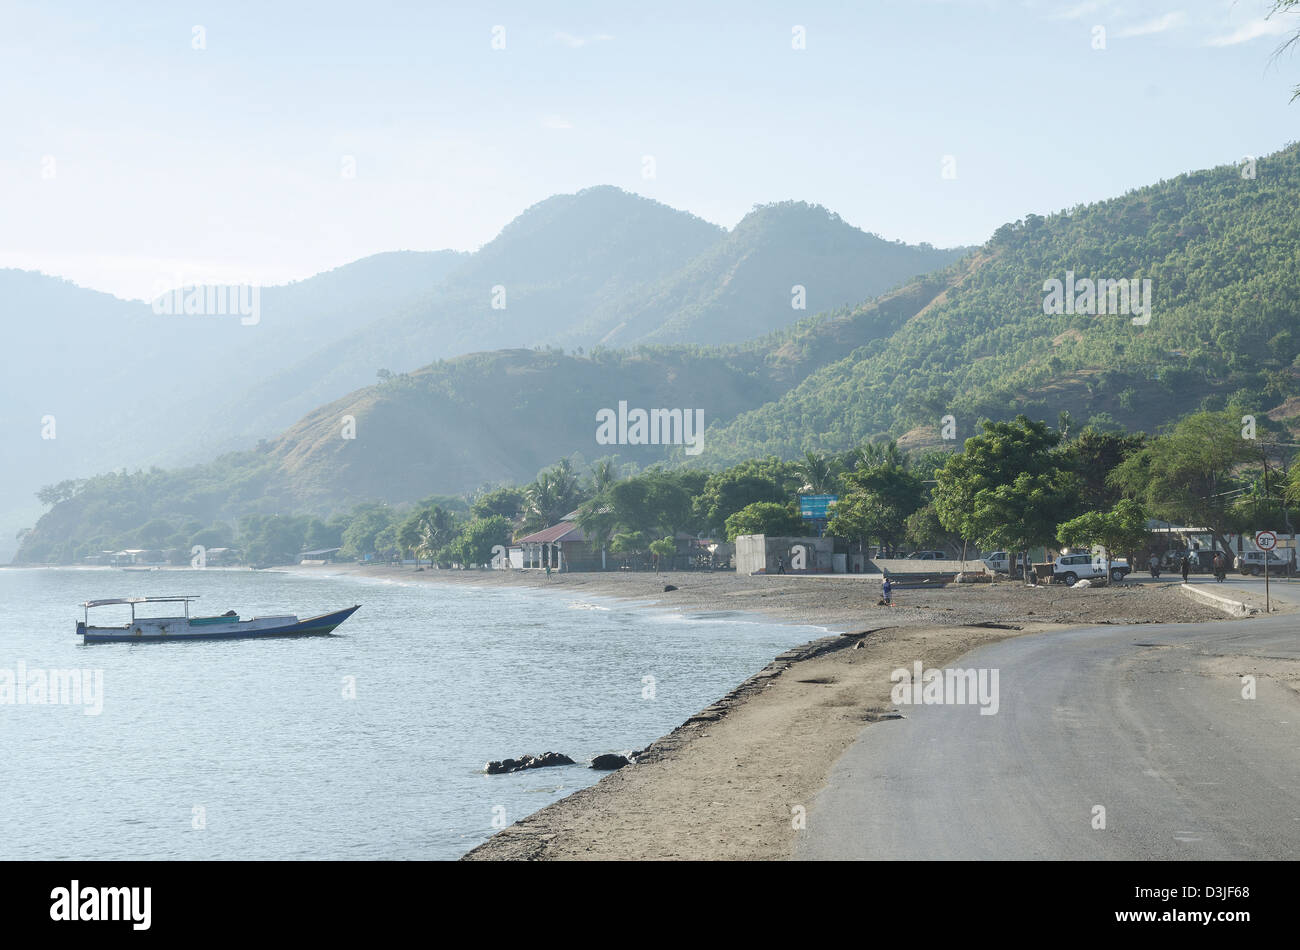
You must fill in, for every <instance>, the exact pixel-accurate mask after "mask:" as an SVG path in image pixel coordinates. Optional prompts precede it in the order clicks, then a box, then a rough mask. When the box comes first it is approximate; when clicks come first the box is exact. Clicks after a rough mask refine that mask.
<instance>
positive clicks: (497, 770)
mask: <svg viewBox="0 0 1300 950" xmlns="http://www.w3.org/2000/svg"><path fill="white" fill-rule="evenodd" d="M576 764H577V763H576V762H574V761H573V759H571V758H569V757H568V756H567V755H565V754H564V753H562V752H543V753H542V754H541V755H537V756H533V755H525V756H524V757H523V758H519V759H502V760H501V761H499V762H489V763H487V764H486V765H484V766H483V771H484V772H486V773H487V774H488V775H504V774H506V773H508V772H522V771H523V770H524V769H544V768H546V767H547V766H549V765H576Z"/></svg>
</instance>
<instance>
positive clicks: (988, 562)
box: [983, 551, 1024, 574]
mask: <svg viewBox="0 0 1300 950" xmlns="http://www.w3.org/2000/svg"><path fill="white" fill-rule="evenodd" d="M1023 558H1024V555H1023V554H1009V553H1007V552H1006V551H994V552H993V553H992V554H990V555H988V556H987V557H985V558H983V561H984V566H985V567H987V568H988V569H989V570H990V571H993V572H995V573H997V574H1010V573H1011V566H1012V564H1013V563H1014V564H1015V567H1016V570H1017V571H1019V570H1020V562H1021V560H1022V559H1023Z"/></svg>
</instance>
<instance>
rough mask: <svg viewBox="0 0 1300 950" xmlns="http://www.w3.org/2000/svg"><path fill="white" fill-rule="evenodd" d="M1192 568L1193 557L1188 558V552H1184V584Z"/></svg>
mask: <svg viewBox="0 0 1300 950" xmlns="http://www.w3.org/2000/svg"><path fill="white" fill-rule="evenodd" d="M1191 569H1192V562H1191V559H1190V558H1188V556H1187V555H1186V554H1184V555H1183V564H1182V572H1183V583H1184V584H1186V583H1187V572H1188V571H1190V570H1191Z"/></svg>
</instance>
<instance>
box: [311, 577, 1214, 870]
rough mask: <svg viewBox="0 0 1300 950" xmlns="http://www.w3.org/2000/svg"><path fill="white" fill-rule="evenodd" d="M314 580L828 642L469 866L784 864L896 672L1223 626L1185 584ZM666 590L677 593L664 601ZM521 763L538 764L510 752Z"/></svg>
mask: <svg viewBox="0 0 1300 950" xmlns="http://www.w3.org/2000/svg"><path fill="white" fill-rule="evenodd" d="M296 570H303V571H309V572H313V573H314V572H325V573H335V574H359V575H364V576H373V577H385V578H391V579H400V580H403V581H419V582H428V583H430V584H464V585H471V586H483V587H486V586H497V585H516V586H526V587H532V588H536V589H539V590H550V591H554V592H556V593H559V594H568V595H579V596H583V597H617V598H625V599H631V600H635V601H638V602H642V603H645V604H646V605H647V606H653V607H658V608H671V609H675V610H679V611H681V612H683V613H697V612H702V611H721V610H729V611H730V610H739V611H750V612H754V613H758V614H761V615H762V616H764V617H767V618H770V619H776V620H783V621H788V622H792V623H796V622H797V623H801V624H813V625H817V626H821V627H824V628H826V629H827V630H828V631H829V635H828V636H826V637H823V638H819V639H818V640H815V641H812V642H810V643H807V644H805V645H803V646H802V647H798V648H796V649H794V650H791V651H788V652H787V653H785V654H782V655H781V656H780V657H777V658H776V659H774V660H773V661H772V663H770V664H769V665H768V666H767V667H766V668H765V669H763V670H762V671H760V672H759V673H758V674H756V675H755V676H753V677H751V678H750V679H748V680H746V681H745V682H744V683H743V684H740V685H739V686H737V688H736V689H734V690H733V691H732V692H731V693H729V694H728V695H727V696H725V697H721V698H719V700H718V701H717V702H715V703H714V704H713V705H711V706H709V707H708V708H706V709H704V710H701V711H700V712H699V713H697V714H696V715H695V716H693V717H691V718H690V719H689V720H688V721H687V722H685V723H683V724H682V725H681V726H679V727H678V728H677V729H675V730H673V731H672V732H671V733H669V734H668V735H666V736H664V737H662V738H660V739H658V740H656V741H655V742H654V743H653V744H652V745H651V746H649V747H648V749H647V750H646V752H645V753H644V754H643V755H642V756H641V757H640V758H639V759H638V760H637V762H636V763H635V764H634V765H630V766H627V767H624V768H623V769H621V770H619V771H616V772H611V773H610V774H609V775H607V776H606V777H605V778H603V779H602V780H601V781H600V782H598V783H596V784H595V785H593V786H591V787H590V788H587V789H583V790H581V791H578V792H576V793H574V794H572V795H570V796H568V797H566V798H564V799H561V800H560V801H558V802H555V803H553V804H551V805H550V806H548V807H546V808H543V809H542V810H540V811H538V812H536V813H534V814H532V815H530V816H529V817H527V818H524V819H522V820H520V821H519V822H516V823H515V824H514V825H511V826H510V827H508V828H506V829H504V830H503V831H501V832H500V833H499V834H497V835H496V836H494V837H493V838H492V839H490V840H489V841H487V842H486V843H484V844H483V845H481V846H479V847H478V848H475V849H474V850H473V851H471V852H470V853H469V854H467V855H466V856H465V860H565V859H580V860H581V859H611V860H657V859H720V860H777V859H783V858H787V857H789V856H790V854H791V849H792V847H793V843H794V840H795V834H796V825H797V823H798V818H799V814H800V809H801V808H803V807H806V803H808V802H809V801H811V799H812V798H813V796H814V795H815V794H816V793H817V792H818V790H820V789H821V788H822V786H823V785H824V784H825V781H826V778H827V775H828V774H829V772H830V769H831V767H832V766H833V765H834V763H835V761H836V759H838V758H839V756H840V754H841V753H842V752H843V751H844V750H845V749H846V748H847V747H848V746H849V744H850V743H852V741H853V740H854V738H855V737H856V736H857V735H858V733H859V731H860V730H861V729H863V728H869V727H870V726H871V724H872V723H874V722H878V721H880V720H881V719H882V718H888V717H890V716H891V715H894V711H893V709H894V708H893V706H892V705H891V703H890V687H891V685H892V684H891V681H890V673H891V672H892V671H893V670H895V669H898V668H900V667H907V668H910V667H911V666H912V664H914V663H915V662H917V661H920V662H921V663H922V664H923V665H924V666H925V667H927V668H928V667H941V666H944V665H948V664H951V663H952V662H953V661H954V660H956V659H957V658H958V657H960V656H962V655H963V654H965V653H967V652H969V651H970V650H972V649H974V648H976V647H978V646H981V645H983V644H986V643H991V642H993V641H996V640H1001V639H1004V638H1007V637H1018V636H1051V635H1052V633H1053V631H1057V630H1062V629H1066V628H1077V627H1080V626H1086V625H1090V624H1100V623H1107V624H1114V623H1124V624H1132V623H1153V622H1159V623H1170V622H1188V623H1195V622H1200V621H1207V620H1222V619H1224V616H1223V614H1222V613H1220V612H1219V611H1216V610H1214V609H1213V608H1210V607H1208V606H1205V605H1203V604H1201V603H1200V602H1198V601H1195V600H1193V599H1192V598H1190V597H1187V596H1186V595H1185V594H1183V593H1182V592H1181V591H1179V590H1178V588H1177V586H1176V585H1172V584H1171V585H1163V584H1161V585H1151V584H1146V585H1130V586H1115V587H1109V588H1101V589H1093V590H1077V591H1076V590H1071V589H1069V588H1065V587H1063V586H1059V585H1053V586H1046V587H1040V588H1032V587H1026V586H1024V585H1022V584H1020V583H1018V582H1003V583H997V584H978V585H975V584H970V585H960V586H957V585H953V586H949V587H941V588H933V589H908V588H904V589H900V590H897V591H896V592H895V601H896V604H897V605H896V606H893V607H878V606H876V603H877V601H878V599H879V587H878V583H879V582H878V580H875V579H873V578H870V577H858V576H849V577H843V576H840V577H835V576H831V577H825V576H802V577H800V576H789V575H787V576H757V577H752V576H746V575H736V574H734V573H727V572H717V573H693V572H689V573H688V572H667V573H664V574H660V575H655V574H653V573H616V572H610V573H600V574H596V573H593V574H553V575H552V576H551V577H550V578H549V579H548V578H547V577H546V576H545V575H544V574H541V573H539V572H521V571H513V572H505V571H437V570H425V571H422V572H418V573H417V572H416V571H415V570H414V568H412V567H409V566H407V567H390V566H381V567H365V566H360V565H329V566H323V567H317V568H300V569H296ZM668 584H672V585H674V586H676V587H677V588H678V589H677V590H675V591H668V592H665V591H664V586H665V585H668ZM512 751H517V752H519V753H523V752H534V753H540V752H541V751H543V750H541V749H537V750H525V749H521V750H512Z"/></svg>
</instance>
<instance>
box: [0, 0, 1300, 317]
mask: <svg viewBox="0 0 1300 950" xmlns="http://www.w3.org/2000/svg"><path fill="white" fill-rule="evenodd" d="M105 6H106V5H104V4H100V3H80V2H65V3H53V4H50V3H26V2H17V3H14V2H8V0H0V267H17V268H23V269H29V270H39V271H42V272H44V273H47V274H52V275H58V276H61V277H65V278H68V279H70V280H72V281H74V282H76V283H78V284H81V285H82V286H86V287H91V288H94V289H97V290H102V291H106V292H109V293H113V294H116V295H118V296H120V297H124V298H137V299H149V298H151V297H153V296H154V295H156V294H158V293H161V292H162V290H164V289H166V288H168V287H172V286H179V285H182V284H185V283H191V282H197V281H202V282H221V283H260V284H272V283H284V282H287V281H290V280H298V279H302V278H305V277H308V276H311V275H312V274H315V273H318V272H320V271H324V270H328V269H330V268H333V267H337V266H339V265H341V264H345V263H348V262H350V261H353V260H357V259H359V258H362V257H365V256H367V255H370V254H374V253H378V252H382V251H391V250H437V249H441V248H453V249H457V250H474V249H476V248H478V247H480V246H482V245H483V244H484V243H486V242H488V241H490V240H491V239H492V238H493V237H494V236H495V235H496V234H497V233H498V232H499V231H500V230H501V228H502V227H504V226H505V225H506V224H507V223H508V222H509V221H510V220H511V219H513V218H514V217H516V216H517V215H518V214H519V213H520V212H522V211H523V210H524V209H526V208H527V207H529V206H530V205H533V204H535V203H537V202H538V201H541V200H543V199H545V198H547V197H549V196H550V195H553V194H557V193H567V192H573V191H577V190H579V189H582V188H586V187H590V186H593V185H601V184H611V185H616V186H619V187H621V188H624V189H626V190H628V191H632V192H635V193H637V194H641V195H645V196H646V197H649V198H654V199H656V200H658V201H662V202H664V203H665V204H668V205H671V206H672V207H675V208H680V209H683V210H686V211H689V212H692V213H694V214H696V215H699V216H700V217H702V218H705V219H707V220H709V221H712V222H714V223H717V224H721V225H723V226H724V227H728V228H730V227H733V226H734V225H735V224H736V222H738V221H739V220H740V219H741V218H742V217H743V216H744V215H745V214H746V213H747V212H748V211H749V210H750V209H751V208H752V207H753V206H754V205H755V204H761V203H767V202H772V201H782V200H786V199H796V200H804V201H809V202H814V203H818V204H822V205H825V206H826V207H827V208H829V209H831V210H832V211H835V212H836V213H838V214H839V215H840V216H841V217H843V218H844V219H845V220H847V221H848V222H849V223H851V224H853V225H855V226H857V227H859V228H862V229H863V230H866V231H871V232H874V233H877V234H880V235H881V236H883V237H886V238H889V239H902V240H905V241H908V242H920V241H928V242H930V243H932V244H935V245H937V246H944V247H947V246H954V245H964V244H975V243H982V242H983V241H985V240H987V238H988V237H989V235H991V234H992V232H993V231H994V230H995V229H996V228H997V227H998V226H999V225H1000V224H1002V223H1004V222H1006V221H1013V220H1016V219H1017V218H1020V217H1023V216H1024V215H1025V214H1027V213H1030V212H1033V213H1038V214H1048V213H1051V212H1053V211H1058V210H1061V209H1063V208H1067V207H1072V206H1074V205H1078V204H1083V203H1087V202H1090V201H1096V200H1100V199H1104V198H1108V197H1112V196H1114V195H1118V194H1122V193H1124V192H1125V191H1128V190H1130V189H1132V188H1136V187H1140V186H1142V185H1146V184H1150V183H1152V182H1155V181H1158V180H1160V179H1162V178H1171V177H1173V176H1175V175H1177V174H1179V173H1180V172H1183V171H1188V170H1193V169H1197V168H1205V167H1209V166H1212V165H1218V164H1223V163H1229V162H1234V161H1237V160H1239V159H1241V158H1242V157H1244V156H1247V155H1253V156H1260V155H1265V154H1268V153H1269V152H1272V151H1276V150H1277V149H1279V148H1281V147H1283V146H1284V145H1286V144H1287V143H1288V142H1291V141H1293V140H1295V137H1296V136H1295V129H1296V128H1297V127H1298V125H1300V101H1297V102H1296V103H1294V104H1293V103H1290V101H1289V100H1290V98H1291V90H1292V87H1294V86H1295V85H1297V84H1298V83H1300V55H1291V54H1283V55H1282V56H1280V57H1276V58H1275V57H1274V55H1273V54H1274V51H1275V50H1276V49H1277V48H1278V46H1279V45H1280V44H1281V43H1282V42H1283V40H1284V39H1285V38H1286V36H1287V35H1289V33H1290V32H1293V31H1294V30H1296V29H1300V17H1294V16H1292V17H1290V18H1274V19H1272V20H1266V19H1265V18H1264V17H1265V14H1266V13H1267V12H1268V10H1269V8H1270V7H1271V6H1272V3H1271V0H1170V2H1168V3H1166V2H1164V0H1059V2H1058V0H855V2H849V0H839V2H825V3H813V2H803V3H774V2H763V0H750V2H744V3H730V2H718V3H700V2H698V0H697V2H690V3H674V2H656V3H653V4H612V3H609V2H608V0H605V2H591V3H586V2H573V3H563V2H554V3H546V4H538V3H501V2H489V3H461V4H449V3H438V2H432V3H429V2H425V3H412V4H403V3H383V2H370V3H365V4H357V3H346V4H343V3H335V2H330V0H319V2H311V3H273V2H257V3H242V2H222V3H195V2H187V0H178V2H167V3H130V2H125V3H120V4H114V5H113V6H114V7H116V9H114V10H111V11H109V10H105V9H104V7H105ZM1099 47H1100V48H1099Z"/></svg>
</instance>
